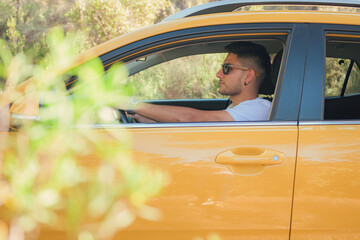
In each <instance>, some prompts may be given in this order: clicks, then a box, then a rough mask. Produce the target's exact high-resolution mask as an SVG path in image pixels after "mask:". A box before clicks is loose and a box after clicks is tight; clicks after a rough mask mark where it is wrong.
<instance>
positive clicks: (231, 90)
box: [216, 53, 245, 96]
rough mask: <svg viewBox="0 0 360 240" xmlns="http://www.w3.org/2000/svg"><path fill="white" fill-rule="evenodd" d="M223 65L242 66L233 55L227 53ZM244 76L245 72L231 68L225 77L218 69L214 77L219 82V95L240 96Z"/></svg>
mask: <svg viewBox="0 0 360 240" xmlns="http://www.w3.org/2000/svg"><path fill="white" fill-rule="evenodd" d="M224 63H230V64H234V65H239V66H243V65H242V63H241V61H240V60H239V59H238V58H237V55H236V54H234V53H229V54H228V55H227V56H226V58H225V60H224ZM244 74H245V72H244V71H242V70H240V69H236V68H231V69H230V71H229V73H228V74H227V75H225V74H224V73H223V71H222V69H220V70H219V71H218V72H217V74H216V77H217V78H219V80H220V81H219V83H220V89H219V93H220V94H222V95H229V96H233V95H237V94H240V93H241V91H242V89H243V84H244V83H243V78H244Z"/></svg>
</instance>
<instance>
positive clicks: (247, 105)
mask: <svg viewBox="0 0 360 240" xmlns="http://www.w3.org/2000/svg"><path fill="white" fill-rule="evenodd" d="M270 107H271V102H270V101H268V100H265V99H261V101H245V102H242V103H240V104H238V105H237V106H235V107H233V108H228V109H226V110H225V111H227V112H228V113H229V114H230V115H231V117H232V118H233V119H234V120H235V121H265V120H268V118H269V113H270Z"/></svg>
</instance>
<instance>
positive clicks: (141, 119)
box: [129, 113, 156, 123]
mask: <svg viewBox="0 0 360 240" xmlns="http://www.w3.org/2000/svg"><path fill="white" fill-rule="evenodd" d="M129 117H132V118H134V119H135V120H136V121H137V122H139V123H156V121H154V120H152V119H150V118H147V117H144V116H141V115H139V114H136V113H135V114H134V115H130V114H129Z"/></svg>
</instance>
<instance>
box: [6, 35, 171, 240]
mask: <svg viewBox="0 0 360 240" xmlns="http://www.w3.org/2000/svg"><path fill="white" fill-rule="evenodd" d="M48 42H49V48H50V49H51V51H50V53H49V55H48V56H47V57H46V58H45V59H44V61H42V62H40V63H39V64H38V65H33V64H32V62H31V59H29V57H28V56H26V55H23V54H21V55H17V56H15V57H11V54H10V53H9V51H8V50H6V48H5V47H4V46H3V47H2V50H1V52H2V54H1V60H2V64H1V68H0V70H1V71H0V73H1V75H2V76H1V77H3V78H4V79H7V84H6V85H7V88H8V89H11V88H12V87H13V86H11V85H15V83H18V82H21V81H22V80H23V79H26V78H28V77H31V76H34V75H36V76H35V77H34V80H33V84H32V85H28V86H27V87H26V90H25V92H26V94H23V93H20V92H19V93H14V94H13V95H15V96H12V98H14V99H17V101H23V102H24V103H25V102H26V103H28V104H25V105H24V106H23V108H24V109H23V110H22V111H23V112H31V113H32V114H31V116H37V117H35V119H32V120H29V121H21V123H20V125H18V126H17V128H16V129H12V130H11V131H10V132H9V133H7V132H5V133H0V151H1V152H0V239H23V238H28V237H31V238H37V237H39V236H43V237H44V236H45V237H46V234H45V235H44V232H41V229H46V228H52V229H56V230H59V233H60V232H66V234H67V235H68V236H70V237H71V238H78V239H109V238H112V237H113V236H114V234H115V233H116V232H117V231H119V230H121V229H122V228H125V227H127V226H128V225H130V224H131V223H132V222H133V221H134V220H135V218H136V217H137V216H140V217H143V218H146V219H150V220H156V219H157V218H158V217H159V212H158V210H156V209H153V208H151V207H149V206H147V205H146V201H147V200H148V199H149V198H151V197H152V196H155V195H156V194H158V193H159V192H160V190H161V188H162V187H163V186H164V184H166V182H167V178H166V176H165V175H164V174H163V173H162V172H160V171H158V170H154V169H148V168H147V167H145V166H144V165H142V164H140V163H137V162H134V161H133V160H132V156H131V151H129V150H128V149H129V148H130V145H131V137H130V136H129V135H128V134H127V132H126V130H125V129H120V128H117V130H116V134H115V133H114V132H113V131H110V130H108V129H106V128H104V129H101V130H99V129H98V131H95V130H91V129H90V128H89V127H87V126H89V125H93V124H103V123H105V124H111V123H116V119H115V118H114V117H113V113H114V109H113V108H111V107H110V106H113V105H114V104H116V103H117V102H119V101H122V100H123V98H125V97H126V95H127V92H126V91H125V90H124V88H123V86H122V84H121V80H122V79H123V78H124V77H126V75H127V73H126V71H125V70H124V68H123V67H122V66H121V65H117V66H114V67H112V68H111V69H110V70H109V71H107V73H105V72H104V70H103V66H102V64H101V62H100V60H98V59H97V58H94V59H92V60H90V61H87V62H86V63H84V64H82V65H80V66H78V67H77V68H75V69H73V70H71V71H68V72H67V73H68V74H71V75H72V76H77V78H78V80H77V85H76V87H75V88H74V89H75V90H74V92H73V94H72V95H71V96H69V95H68V92H67V90H66V87H65V84H64V80H65V76H66V75H59V74H57V73H58V72H60V70H59V69H67V68H68V67H69V66H71V65H72V64H74V61H75V60H74V59H75V58H74V57H73V53H72V51H71V49H72V47H71V44H70V42H71V39H67V38H64V36H63V33H62V31H61V30H59V29H55V30H53V31H52V33H51V34H50V36H49V40H48ZM49 63H50V66H49ZM44 68H47V70H46V71H44ZM22 95H24V96H22ZM0 99H1V98H0ZM2 100H3V102H4V98H3V99H2ZM39 101H40V103H41V105H42V107H41V108H40V110H38V109H37V108H35V109H34V106H38V102H39ZM31 102H32V103H33V104H30V103H31ZM15 105H16V104H15ZM19 105H21V104H19ZM13 107H14V106H12V107H11V108H13ZM0 108H3V109H7V106H6V104H4V103H1V100H0ZM3 112H4V111H3ZM5 115H6V114H5ZM5 115H4V114H3V115H2V118H4V116H5ZM37 118H38V119H37ZM2 120H4V121H2V122H7V121H6V119H2ZM12 120H14V119H12ZM12 125H14V124H12ZM74 126H77V127H76V128H75V127H74Z"/></svg>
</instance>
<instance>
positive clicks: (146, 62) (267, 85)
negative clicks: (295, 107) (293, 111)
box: [126, 39, 284, 110]
mask: <svg viewBox="0 0 360 240" xmlns="http://www.w3.org/2000/svg"><path fill="white" fill-rule="evenodd" d="M247 41H249V40H247ZM251 42H253V43H257V44H260V45H263V46H265V48H266V49H267V51H268V53H269V54H270V56H272V59H273V61H272V62H273V64H272V74H271V77H269V78H268V79H266V80H265V81H264V82H263V84H262V86H261V88H260V91H259V95H260V96H261V97H264V98H267V99H269V100H272V99H273V97H274V91H275V86H276V81H277V77H278V71H279V69H280V64H281V59H282V54H283V47H284V43H283V42H282V41H280V40H279V39H266V40H258V39H255V40H252V41H251ZM227 44H229V41H226V42H210V43H201V44H193V45H188V46H182V47H177V48H173V49H169V50H166V51H162V52H157V53H154V54H151V55H149V56H146V57H143V58H141V59H137V60H135V61H132V62H130V63H127V64H126V66H127V68H128V71H129V75H130V76H132V75H135V74H137V73H139V72H141V71H143V70H145V69H147V68H151V67H153V66H155V65H158V64H161V63H163V62H167V61H171V60H173V59H177V58H181V57H185V56H192V55H201V54H210V53H225V50H224V47H225V46H226V45H227ZM219 67H220V66H219ZM217 70H218V69H217ZM215 74H216V72H214V73H213V75H214V77H215ZM174 87H176V86H174ZM144 102H150V103H153V104H160V105H172V106H186V107H192V108H196V109H200V110H222V109H225V108H226V107H227V106H228V105H229V100H228V99H227V98H225V97H224V98H210V99H161V100H144Z"/></svg>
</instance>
